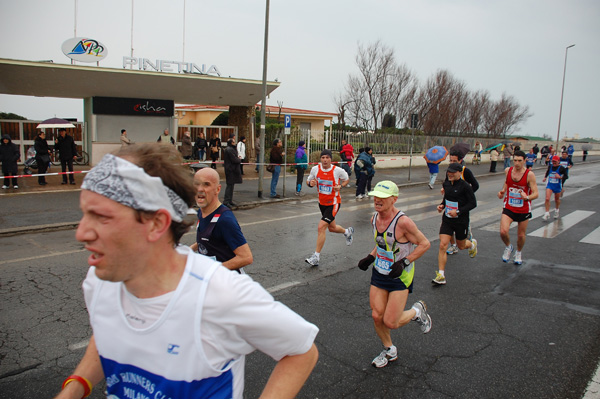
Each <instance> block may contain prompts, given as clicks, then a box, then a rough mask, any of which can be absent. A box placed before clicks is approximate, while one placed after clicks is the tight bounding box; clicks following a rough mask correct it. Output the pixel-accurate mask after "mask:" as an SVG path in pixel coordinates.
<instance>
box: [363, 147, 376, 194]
mask: <svg viewBox="0 0 600 399" xmlns="http://www.w3.org/2000/svg"><path fill="white" fill-rule="evenodd" d="M367 154H369V157H370V158H371V166H372V167H373V171H372V173H371V174H370V175H368V176H367V191H366V192H365V195H366V194H367V193H368V192H369V191H371V183H372V182H373V176H375V164H376V163H377V160H376V159H375V157H374V156H373V149H372V148H371V147H369V151H367Z"/></svg>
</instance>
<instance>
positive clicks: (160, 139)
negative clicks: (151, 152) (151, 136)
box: [156, 129, 175, 145]
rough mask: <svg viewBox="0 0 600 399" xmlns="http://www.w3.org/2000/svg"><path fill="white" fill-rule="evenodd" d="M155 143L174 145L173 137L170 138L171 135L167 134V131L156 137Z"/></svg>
mask: <svg viewBox="0 0 600 399" xmlns="http://www.w3.org/2000/svg"><path fill="white" fill-rule="evenodd" d="M156 142H157V143H161V144H164V145H169V144H171V145H175V139H173V137H171V135H170V134H169V129H165V130H164V131H163V134H161V135H160V136H158V140H156Z"/></svg>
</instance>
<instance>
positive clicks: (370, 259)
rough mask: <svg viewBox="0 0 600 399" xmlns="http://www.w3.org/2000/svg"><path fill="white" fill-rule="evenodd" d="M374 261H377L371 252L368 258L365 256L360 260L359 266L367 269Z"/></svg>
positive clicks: (361, 268)
mask: <svg viewBox="0 0 600 399" xmlns="http://www.w3.org/2000/svg"><path fill="white" fill-rule="evenodd" d="M373 262H375V257H374V256H373V255H371V254H369V255H367V257H366V258H363V259H361V260H360V261H359V262H358V268H359V269H360V270H364V271H366V270H367V269H368V268H369V266H371V264H372V263H373Z"/></svg>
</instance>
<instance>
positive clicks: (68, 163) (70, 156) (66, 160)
mask: <svg viewBox="0 0 600 399" xmlns="http://www.w3.org/2000/svg"><path fill="white" fill-rule="evenodd" d="M54 143H55V146H54V148H55V149H57V150H58V156H59V158H60V167H61V170H62V173H63V175H62V180H63V181H62V183H61V184H67V175H66V173H65V172H66V171H67V167H68V168H69V172H71V173H69V183H71V184H75V175H74V174H73V173H72V172H73V160H74V159H75V158H77V146H75V140H73V137H71V136H69V135H68V134H67V130H66V129H64V128H60V129H58V137H57V138H56V140H54Z"/></svg>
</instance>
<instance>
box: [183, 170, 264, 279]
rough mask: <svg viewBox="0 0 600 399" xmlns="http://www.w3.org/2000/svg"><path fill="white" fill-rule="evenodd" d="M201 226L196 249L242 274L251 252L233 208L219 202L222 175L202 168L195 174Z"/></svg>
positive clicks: (199, 225) (197, 230)
mask: <svg viewBox="0 0 600 399" xmlns="http://www.w3.org/2000/svg"><path fill="white" fill-rule="evenodd" d="M194 187H196V204H197V205H198V208H200V209H199V210H198V225H197V228H196V243H194V244H192V245H191V248H192V250H193V251H197V252H198V253H200V254H202V255H206V256H208V257H212V258H214V259H216V260H217V261H219V262H221V263H222V264H223V266H225V267H226V268H228V269H229V270H235V271H238V272H240V273H241V270H242V267H245V266H248V265H250V264H251V263H252V261H253V258H252V251H251V250H250V246H249V245H248V242H247V241H246V238H245V237H244V234H243V233H242V229H241V228H240V225H239V223H238V221H237V219H236V218H235V216H234V214H233V212H232V211H231V209H229V208H228V207H226V206H225V205H222V204H221V202H220V201H219V192H220V191H221V183H220V182H219V174H218V173H217V171H216V170H214V169H211V168H202V169H200V170H199V171H198V172H196V174H195V175H194Z"/></svg>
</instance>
